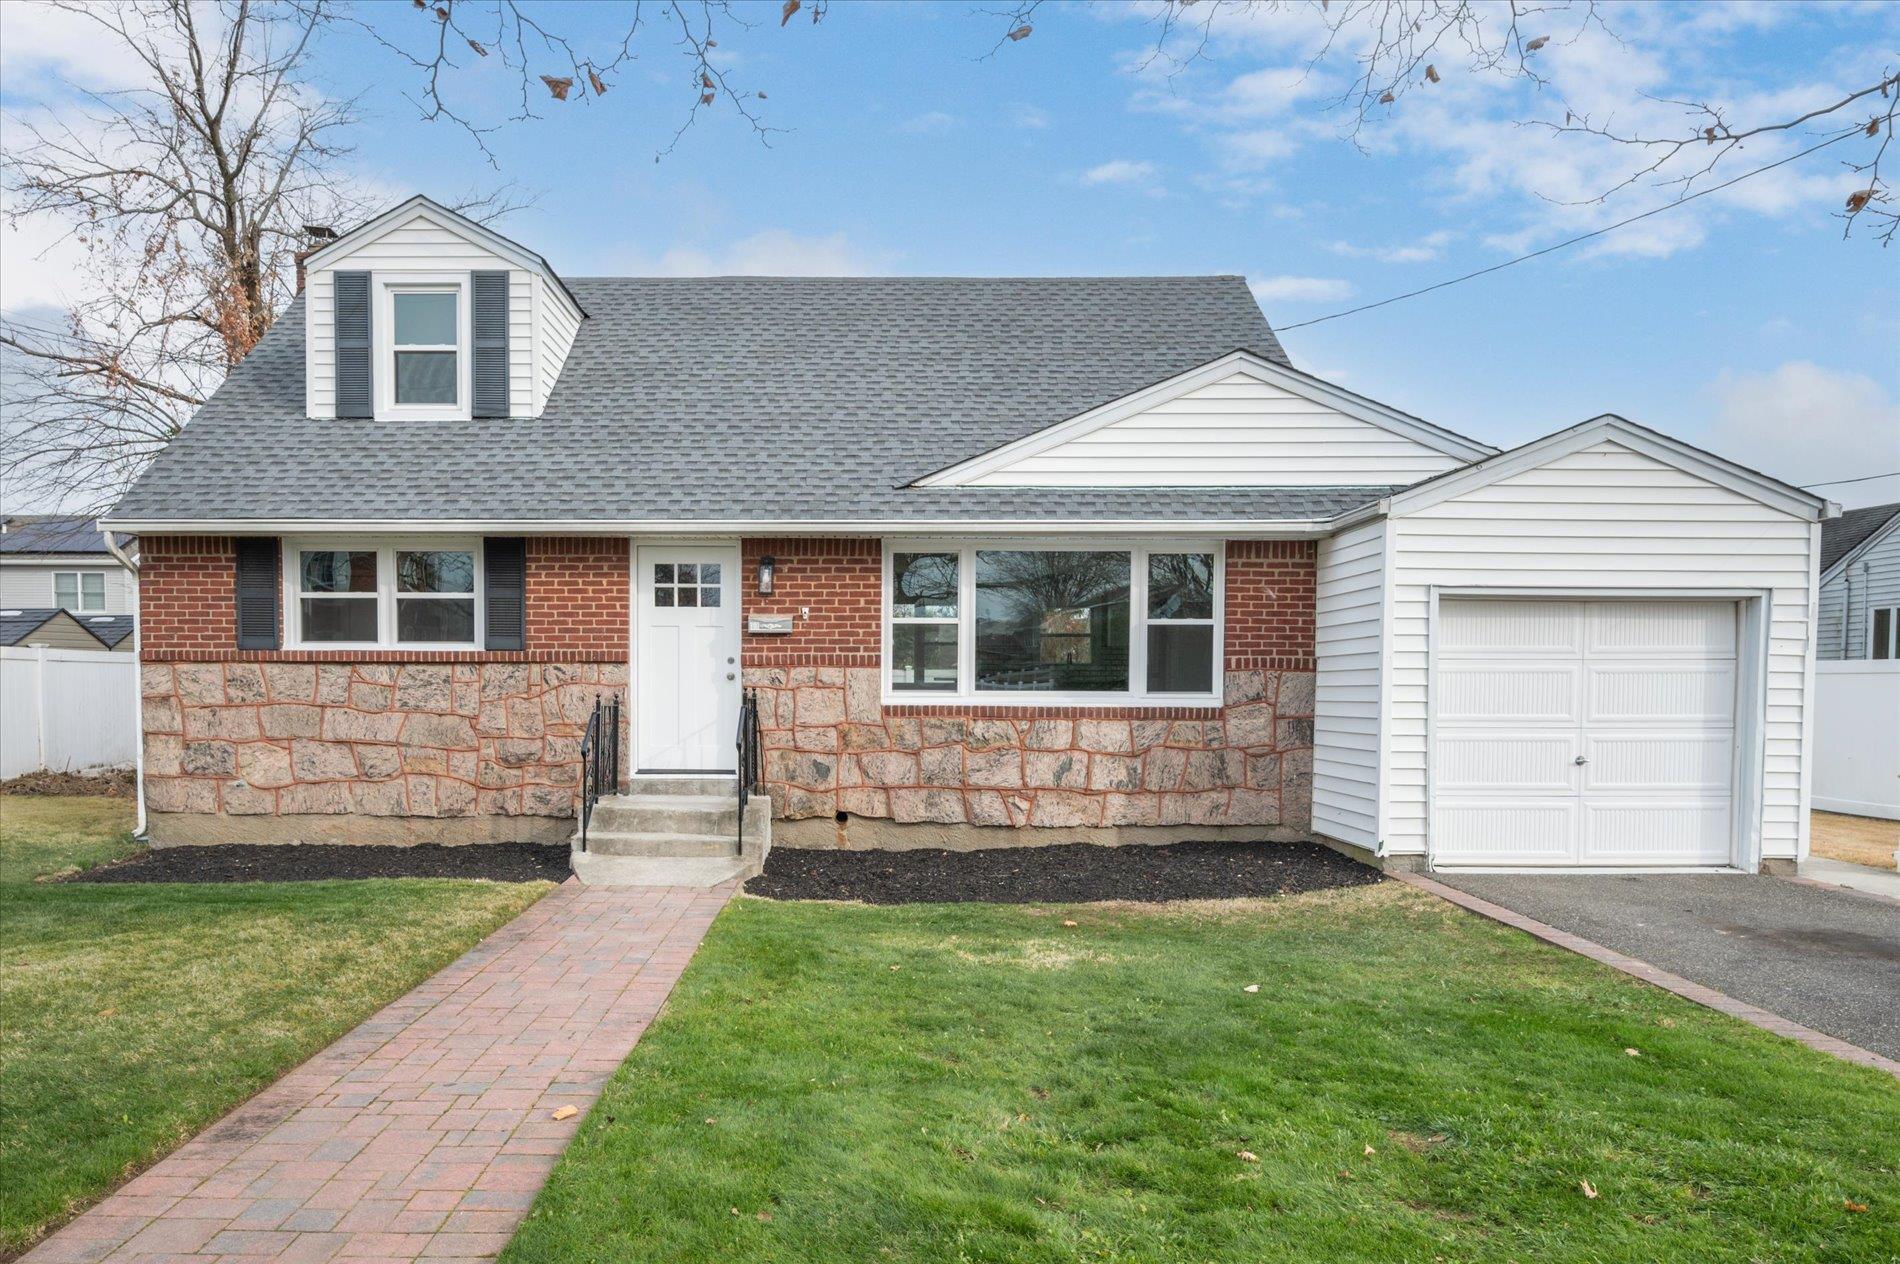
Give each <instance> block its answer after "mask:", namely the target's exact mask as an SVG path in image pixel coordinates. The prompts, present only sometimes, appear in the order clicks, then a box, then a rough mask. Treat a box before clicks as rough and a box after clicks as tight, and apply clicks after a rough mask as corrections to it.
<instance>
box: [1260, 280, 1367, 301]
mask: <svg viewBox="0 0 1900 1264" xmlns="http://www.w3.org/2000/svg"><path fill="white" fill-rule="evenodd" d="M1248 284H1249V285H1250V286H1251V287H1252V288H1253V294H1254V297H1255V298H1257V299H1259V300H1260V301H1261V302H1262V303H1337V302H1340V301H1342V300H1344V299H1349V298H1351V297H1352V282H1350V281H1342V280H1340V279H1339V278H1338V277H1309V276H1274V277H1260V278H1257V279H1254V280H1250V281H1249V282H1248Z"/></svg>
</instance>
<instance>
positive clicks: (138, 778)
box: [99, 523, 147, 841]
mask: <svg viewBox="0 0 1900 1264" xmlns="http://www.w3.org/2000/svg"><path fill="white" fill-rule="evenodd" d="M99 534H100V536H101V537H103V538H104V539H105V542H106V552H108V553H110V554H112V556H114V557H116V558H118V559H119V565H121V566H123V567H125V569H126V570H127V571H128V572H129V573H130V574H131V576H132V717H133V719H132V724H133V729H132V731H133V734H134V739H135V740H134V743H133V746H132V794H133V797H134V798H135V799H137V800H138V820H137V821H136V822H134V823H133V826H132V836H133V837H134V838H137V839H139V840H141V841H143V840H144V839H145V838H146V837H147V834H146V822H145V670H144V663H145V658H144V652H143V640H144V636H145V620H144V618H143V617H142V616H143V612H142V611H141V610H140V608H139V564H138V563H137V562H135V561H133V560H132V559H131V558H130V557H129V556H127V554H126V551H125V550H124V549H123V548H120V547H119V542H118V541H117V540H115V539H113V538H112V530H111V528H109V527H107V526H106V525H104V524H103V523H101V524H100V527H99Z"/></svg>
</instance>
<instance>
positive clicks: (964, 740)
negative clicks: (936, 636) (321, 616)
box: [140, 537, 1316, 841]
mask: <svg viewBox="0 0 1900 1264" xmlns="http://www.w3.org/2000/svg"><path fill="white" fill-rule="evenodd" d="M140 543H141V549H142V555H143V556H142V566H141V575H140V590H141V604H142V616H143V619H144V625H143V633H142V634H143V638H144V645H143V654H142V657H143V659H144V669H143V670H144V691H145V716H146V722H145V728H146V738H145V741H146V773H147V794H148V806H149V807H150V809H151V811H152V812H153V813H154V814H156V817H157V819H162V818H163V817H165V816H167V815H172V814H180V815H177V817H176V819H178V820H181V821H183V820H198V821H205V820H212V819H223V818H247V819H249V820H252V821H257V819H258V818H260V817H270V816H279V817H297V818H299V819H304V820H308V819H312V818H316V817H330V818H333V819H334V820H336V821H338V822H341V823H345V824H350V823H356V822H361V821H364V820H366V819H368V818H380V819H382V820H384V821H388V820H391V819H397V820H402V821H409V822H411V823H413V825H414V826H415V832H414V833H413V834H412V835H411V837H414V838H417V839H426V838H428V837H430V836H431V834H430V833H429V831H430V830H431V829H437V830H440V829H445V828H447V826H449V825H450V824H461V825H466V826H468V827H470V830H471V831H472V832H468V833H464V834H462V835H459V836H460V837H481V836H483V835H482V834H481V833H480V828H481V825H480V823H481V821H482V820H483V819H487V820H489V821H491V822H493V823H494V826H493V829H492V832H491V834H490V835H489V836H493V837H504V836H508V837H513V836H523V835H522V834H521V831H519V830H518V829H514V828H512V827H509V826H507V824H506V822H508V821H511V820H513V821H519V820H521V819H524V818H536V819H542V820H545V821H548V822H550V823H551V824H550V827H549V828H550V830H551V829H552V828H553V825H554V824H555V823H558V822H560V821H561V820H562V819H563V818H566V817H567V816H569V815H571V813H572V810H573V798H574V787H575V785H576V782H577V765H578V748H579V738H580V732H581V726H582V725H584V724H585V721H586V718H587V714H588V711H589V710H590V709H591V707H592V705H593V700H594V698H595V697H597V696H600V695H602V694H604V693H609V692H614V691H620V690H624V689H625V688H626V683H627V651H628V639H627V632H628V619H629V568H628V559H629V551H628V550H629V543H628V541H627V540H626V539H624V538H620V539H614V538H605V537H530V539H529V542H528V549H527V556H526V574H525V593H526V606H527V608H526V630H527V647H526V648H525V649H524V650H520V651H503V652H491V651H485V650H403V649H394V648H392V649H380V650H238V649H236V648H235V646H236V619H235V613H234V607H235V591H236V584H235V566H234V545H233V542H232V540H231V539H230V538H228V537H148V538H146V539H144V540H142V541H141V542H140ZM767 555H770V556H772V557H773V558H774V559H775V560H776V563H777V573H776V579H775V585H774V587H775V591H774V592H773V594H772V595H771V596H769V597H768V596H760V595H758V594H757V593H756V592H755V591H754V589H755V587H756V576H757V572H758V564H759V560H760V559H761V558H762V557H764V556H767ZM742 556H743V563H742V568H741V574H740V575H739V576H737V577H735V580H736V582H735V584H734V591H736V592H743V598H742V603H743V605H742V609H743V612H744V613H745V614H747V615H752V614H790V615H793V616H794V620H793V628H794V630H793V632H792V633H791V634H790V635H787V636H772V635H755V634H752V633H745V634H743V642H742V643H743V651H742V652H743V659H742V662H743V666H744V679H745V681H746V683H747V684H748V685H749V686H751V687H753V688H754V689H756V690H758V692H759V696H760V713H761V720H762V729H763V737H764V741H765V745H766V747H767V752H766V760H765V763H766V776H767V782H768V787H767V788H768V789H769V790H770V792H771V794H772V797H773V801H774V808H775V811H776V813H777V814H778V815H780V816H782V817H791V818H809V817H830V816H832V815H834V814H835V813H840V812H843V813H849V814H853V815H856V816H860V817H870V818H880V819H885V820H891V821H898V822H912V821H915V822H935V823H942V824H956V825H986V826H1024V825H1047V826H1061V827H1077V826H1121V825H1128V826H1141V825H1175V824H1180V825H1210V826H1211V825H1242V826H1281V827H1286V828H1290V829H1297V830H1303V829H1305V828H1306V825H1307V821H1308V817H1309V803H1310V782H1311V775H1312V730H1313V722H1312V712H1313V676H1312V672H1313V660H1314V647H1313V635H1314V632H1313V628H1314V625H1313V598H1314V566H1315V558H1316V546H1315V545H1313V544H1312V543H1310V542H1287V541H1276V542H1235V543H1231V544H1229V545H1228V546H1227V551H1226V616H1225V624H1224V629H1223V639H1224V645H1225V663H1224V667H1225V675H1224V681H1225V692H1224V698H1223V703H1222V705H1221V706H1219V707H1214V708H1197V707H1181V706H1168V707H1107V708H1103V707H1073V706H1069V707H1062V706H1044V705H1038V704H1035V703H1033V702H1024V701H1019V700H1016V699H1012V700H1011V701H1010V702H1008V703H996V704H987V703H986V704H936V703H931V702H928V701H920V702H918V703H908V702H907V703H905V704H902V705H892V706H885V705H884V704H883V702H882V700H881V682H882V667H881V664H880V658H881V643H882V624H881V618H882V601H883V582H882V558H883V549H882V544H881V542H880V541H878V540H876V539H816V538H814V539H800V538H756V539H748V540H746V541H744V542H743V545H742ZM637 704H638V700H637V698H632V699H629V706H628V716H629V720H630V718H631V715H632V714H633V708H634V707H635V706H637ZM624 745H625V743H623V746H624ZM286 828H289V827H286ZM560 828H561V829H565V826H560ZM265 832H267V831H260V832H259V833H260V836H263V834H264V833H265ZM544 832H546V831H544ZM176 841H190V840H189V838H183V839H179V840H176Z"/></svg>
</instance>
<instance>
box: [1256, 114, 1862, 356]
mask: <svg viewBox="0 0 1900 1264" xmlns="http://www.w3.org/2000/svg"><path fill="white" fill-rule="evenodd" d="M1860 130H1861V129H1860V128H1858V127H1851V128H1849V129H1848V130H1846V131H1844V132H1842V133H1841V134H1840V135H1838V136H1832V137H1829V138H1828V139H1827V140H1824V141H1822V142H1821V143H1820V144H1818V145H1814V146H1812V147H1810V148H1808V149H1804V150H1802V151H1801V152H1799V153H1794V154H1789V155H1788V156H1787V157H1786V158H1781V159H1777V160H1776V161H1774V162H1771V163H1768V164H1767V165H1766V166H1761V167H1756V168H1755V169H1754V170H1753V171H1744V172H1743V173H1742V174H1741V175H1739V176H1736V177H1735V178H1734V179H1732V180H1724V181H1723V182H1722V183H1720V184H1713V185H1710V186H1709V187H1708V188H1706V189H1697V190H1696V191H1695V192H1694V193H1691V194H1689V195H1687V196H1686V197H1680V198H1677V199H1676V200H1675V201H1673V202H1665V203H1663V204H1662V205H1661V206H1653V207H1651V208H1650V209H1649V210H1647V211H1643V212H1642V213H1640V214H1637V215H1632V216H1630V217H1629V218H1628V219H1620V220H1618V221H1616V223H1614V224H1605V225H1604V226H1603V227H1602V228H1598V229H1593V230H1591V231H1590V232H1587V233H1582V234H1580V235H1578V236H1576V237H1572V238H1569V239H1568V240H1566V241H1560V242H1557V243H1556V244H1555V245H1551V246H1545V247H1544V248H1543V249H1542V250H1533V251H1531V252H1530V253H1529V254H1527V255H1519V256H1517V257H1516V258H1515V259H1506V260H1505V261H1504V262H1502V263H1494V264H1492V265H1491V266H1490V267H1488V268H1479V269H1478V270H1477V271H1476V272H1467V273H1465V274H1464V275H1463V276H1460V277H1453V278H1451V279H1450V280H1449V281H1440V282H1438V283H1437V284H1436V285H1428V286H1425V287H1424V288H1423V289H1418V290H1410V291H1408V292H1406V293H1404V294H1394V295H1393V296H1392V297H1391V298H1382V299H1380V300H1379V301H1378V302H1376V303H1361V304H1360V305H1359V306H1358V307H1348V308H1347V309H1346V310H1345V311H1343V312H1334V313H1332V314H1331V315H1330V316H1315V317H1314V318H1313V319H1311V320H1303V321H1300V322H1299V323H1298V324H1293V325H1281V326H1279V327H1278V332H1280V333H1287V332H1289V331H1291V330H1294V329H1305V328H1306V327H1307V326H1308V325H1323V324H1325V323H1326V322H1327V321H1329V320H1339V319H1340V318H1342V317H1345V316H1356V315H1358V314H1359V313H1360V312H1369V311H1371V310H1373V309H1374V308H1376V307H1389V306H1391V305H1392V304H1393V303H1402V302H1404V301H1405V300H1406V299H1408V298H1417V297H1418V296H1419V295H1421V294H1430V293H1431V292H1432V291H1433V290H1442V289H1445V288H1446V287H1447V286H1452V285H1459V284H1462V283H1463V282H1466V281H1471V280H1475V279H1477V278H1478V277H1481V276H1488V275H1489V274H1491V273H1493V272H1501V271H1503V270H1504V269H1505V268H1509V267H1513V266H1515V265H1517V264H1520V263H1526V262H1529V261H1530V260H1532V259H1536V258H1539V257H1540V256H1543V255H1547V254H1550V253H1551V252H1553V251H1557V250H1562V249H1564V248H1565V247H1567V246H1574V245H1576V244H1577V243H1578V242H1582V241H1589V240H1590V239H1591V238H1592V237H1601V236H1603V234H1605V233H1613V232H1615V231H1616V230H1617V229H1619V228H1627V227H1628V226H1629V225H1631V224H1634V223H1636V222H1637V221H1638V220H1644V219H1648V218H1649V217H1650V216H1652V215H1661V214H1662V213H1663V212H1664V211H1673V210H1675V209H1676V208H1677V207H1678V206H1683V205H1686V204H1687V203H1690V202H1693V201H1695V200H1696V199H1697V198H1699V197H1707V196H1708V195H1709V194H1711V193H1720V192H1721V191H1722V190H1723V189H1726V188H1730V187H1732V186H1734V185H1737V184H1740V183H1741V182H1742V181H1744V180H1747V179H1749V178H1751V177H1753V176H1758V175H1761V174H1762V173H1763V172H1764V171H1773V170H1774V169H1775V168H1776V167H1781V166H1786V165H1787V164H1788V163H1791V162H1793V161H1795V160H1796V159H1797V158H1806V157H1807V156H1808V155H1809V154H1812V153H1817V152H1819V151H1820V150H1823V149H1826V148H1827V147H1828V146H1829V145H1834V144H1838V143H1839V142H1841V141H1844V140H1846V139H1847V138H1848V137H1850V136H1857V135H1859V134H1860Z"/></svg>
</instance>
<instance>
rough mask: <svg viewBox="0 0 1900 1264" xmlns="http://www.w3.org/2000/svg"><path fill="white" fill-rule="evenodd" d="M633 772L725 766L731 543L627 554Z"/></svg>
mask: <svg viewBox="0 0 1900 1264" xmlns="http://www.w3.org/2000/svg"><path fill="white" fill-rule="evenodd" d="M634 579H635V583H634V600H635V602H636V604H637V606H638V614H637V617H636V621H635V627H634V653H635V655H636V658H637V661H636V663H635V665H634V666H635V676H634V687H633V705H634V711H635V715H636V718H635V728H636V732H637V733H638V743H637V747H636V750H635V765H634V767H635V769H636V771H639V772H731V771H732V770H733V768H734V767H735V759H736V756H735V755H734V750H733V740H734V737H735V734H736V733H737V731H738V726H739V550H738V549H736V548H733V547H730V546H727V545H717V544H715V545H641V546H640V548H639V550H638V551H637V553H636V554H635V558H634Z"/></svg>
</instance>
